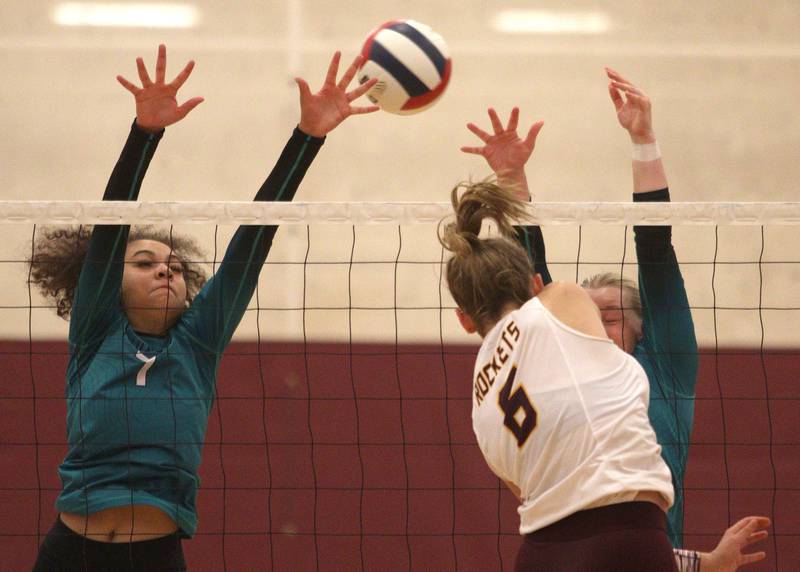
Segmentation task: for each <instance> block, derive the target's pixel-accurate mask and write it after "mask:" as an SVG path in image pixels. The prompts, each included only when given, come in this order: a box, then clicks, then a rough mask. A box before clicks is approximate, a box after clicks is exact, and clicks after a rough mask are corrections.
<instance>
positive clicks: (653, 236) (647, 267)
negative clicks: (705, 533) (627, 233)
mask: <svg viewBox="0 0 800 572" xmlns="http://www.w3.org/2000/svg"><path fill="white" fill-rule="evenodd" d="M633 200H634V201H636V202H640V201H641V202H647V201H659V202H665V201H669V190H668V189H660V190H657V191H652V192H648V193H636V194H634V196H633ZM634 235H635V240H636V256H637V259H638V263H639V294H640V296H641V301H642V333H643V337H642V339H641V341H640V342H639V343H638V344H637V345H636V348H635V349H634V352H633V357H634V358H635V359H636V360H637V361H638V362H639V364H641V366H642V367H643V368H644V371H645V373H646V374H647V379H648V380H649V382H650V406H649V409H648V415H649V417H650V423H651V424H652V425H653V429H654V430H655V433H656V438H657V439H658V443H659V444H660V445H661V456H662V457H663V459H664V461H665V462H666V463H667V466H668V467H669V469H670V471H671V472H672V484H673V487H674V488H675V503H674V504H673V505H672V508H670V510H669V512H668V513H667V524H668V528H669V536H670V540H671V541H672V544H673V546H674V547H676V548H680V547H681V546H683V513H684V510H683V504H684V495H683V479H684V477H685V475H686V461H687V458H688V454H689V440H690V437H691V434H692V426H693V423H694V400H695V388H696V384H697V367H698V362H697V340H696V338H695V331H694V323H693V321H692V314H691V311H690V309H689V300H688V297H687V296H686V288H685V286H684V283H683V277H682V275H681V271H680V267H679V265H678V261H677V258H676V256H675V250H674V248H673V246H672V229H671V227H668V226H659V227H655V226H651V227H648V226H635V227H634ZM518 236H519V240H520V242H521V243H522V245H523V246H524V247H525V248H526V250H527V252H528V255H529V257H530V258H531V260H532V261H533V263H534V269H535V271H536V272H538V273H540V274H542V278H543V279H544V282H545V283H548V282H550V274H549V272H548V271H547V262H546V257H545V251H544V240H543V238H542V233H541V229H540V228H539V227H537V226H528V227H520V228H519V230H518Z"/></svg>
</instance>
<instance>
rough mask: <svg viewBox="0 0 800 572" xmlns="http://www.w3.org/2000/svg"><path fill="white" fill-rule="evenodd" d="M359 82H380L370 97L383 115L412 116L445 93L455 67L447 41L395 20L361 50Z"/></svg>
mask: <svg viewBox="0 0 800 572" xmlns="http://www.w3.org/2000/svg"><path fill="white" fill-rule="evenodd" d="M361 54H362V55H363V56H364V63H363V64H362V65H361V69H360V70H359V73H358V80H359V81H360V82H361V83H364V82H366V81H368V80H370V79H372V78H373V77H376V78H378V82H377V83H376V84H375V86H374V87H373V88H372V89H371V90H370V91H369V92H367V97H368V98H369V99H370V101H372V102H373V103H374V104H375V105H378V106H379V107H380V108H381V109H383V110H384V111H388V112H389V113H397V114H400V115H409V114H412V113H419V112H420V111H422V110H424V109H427V108H429V107H431V106H432V105H433V104H434V103H436V102H437V101H438V100H439V98H440V97H441V95H442V93H444V90H445V88H446V87H447V83H448V82H449V81H450V72H451V70H452V68H453V64H452V62H451V60H450V51H449V50H448V48H447V44H446V43H445V41H444V39H443V38H442V37H441V36H440V35H439V34H437V33H436V32H434V31H433V30H432V29H431V28H430V26H426V25H425V24H421V23H419V22H415V21H414V20H392V21H390V22H386V23H385V24H381V25H380V26H378V28H376V29H375V30H373V31H372V33H370V35H369V36H368V37H367V39H366V41H365V42H364V47H363V48H362V49H361Z"/></svg>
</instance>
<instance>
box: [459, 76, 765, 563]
mask: <svg viewBox="0 0 800 572" xmlns="http://www.w3.org/2000/svg"><path fill="white" fill-rule="evenodd" d="M606 73H607V75H608V78H609V80H610V83H609V94H610V96H611V100H612V102H613V103H614V106H615V111H616V113H617V118H618V120H619V123H620V125H621V126H622V127H623V128H624V129H625V130H626V131H628V133H629V135H630V137H631V140H632V142H633V144H634V146H636V145H639V146H642V147H639V148H638V149H637V148H636V147H634V148H635V150H637V151H638V152H639V155H635V156H634V161H633V162H632V167H633V178H634V195H633V199H634V201H636V202H639V201H669V190H668V188H667V179H666V174H665V172H664V167H663V163H662V161H661V158H660V153H658V152H657V146H656V145H655V135H654V131H653V124H652V114H651V104H650V100H649V98H648V97H647V96H646V95H645V94H644V93H643V92H642V91H641V90H640V89H638V88H636V87H635V86H634V85H633V84H631V83H630V82H629V81H627V80H626V79H625V78H623V77H622V76H621V75H620V74H619V73H617V72H615V71H614V70H611V69H607V70H606ZM623 94H624V97H623ZM489 117H490V121H491V124H492V133H488V132H486V131H484V130H482V129H481V128H479V127H478V126H477V125H475V124H473V123H469V124H467V127H468V129H469V130H470V131H472V132H473V133H474V134H475V135H477V136H478V137H479V138H480V139H481V141H482V142H483V143H484V144H483V145H482V146H477V147H476V146H465V147H462V148H461V150H462V151H464V152H466V153H472V154H477V155H481V156H483V157H484V158H485V159H486V161H487V162H488V164H489V166H490V167H491V168H492V170H493V171H494V172H495V174H496V176H497V178H498V180H499V181H500V183H501V184H503V185H505V186H510V187H513V188H515V189H516V190H517V192H518V193H519V196H520V198H522V199H524V200H531V195H530V192H529V188H528V182H527V178H526V174H525V164H526V163H527V161H528V160H529V158H530V156H531V154H532V153H533V150H534V148H535V145H536V139H537V137H538V134H539V132H540V130H541V129H542V127H543V125H544V122H542V121H539V122H536V123H534V124H533V125H532V126H531V127H530V129H529V130H528V133H527V134H526V136H525V138H524V139H522V138H520V137H519V135H518V134H517V126H518V121H519V110H518V109H517V108H514V109H513V110H512V112H511V115H510V118H509V121H508V123H507V124H506V125H503V124H502V122H501V121H500V118H499V117H498V115H497V113H496V112H495V110H494V109H489ZM648 154H649V155H648ZM637 159H643V160H637ZM634 233H635V239H636V251H637V258H638V261H639V285H638V287H637V286H636V284H635V283H634V282H633V281H631V280H620V277H619V275H613V274H601V275H598V276H593V277H591V278H589V279H588V280H585V281H584V282H583V283H582V285H583V286H584V287H585V288H587V289H588V290H589V294H590V296H591V297H592V299H593V300H594V301H595V303H596V304H597V305H598V307H599V308H600V310H601V316H602V319H603V325H604V327H605V330H606V334H607V335H608V337H609V338H611V339H612V340H614V342H615V343H616V344H617V346H619V347H620V348H622V349H624V350H625V351H626V352H628V353H630V354H632V355H633V356H634V358H636V360H637V361H638V362H639V364H640V365H641V366H642V367H643V369H644V370H645V373H646V374H647V377H648V380H649V382H650V406H649V409H648V416H649V418H650V423H651V424H652V425H653V428H654V430H655V432H656V437H657V439H658V442H659V444H660V445H661V447H662V451H661V454H662V457H663V458H664V460H665V462H666V463H667V466H668V467H669V468H670V471H671V473H672V481H673V486H674V489H675V502H674V504H673V506H672V508H671V509H670V510H669V512H668V513H667V520H668V527H669V534H670V540H671V541H672V543H673V546H675V547H676V548H680V547H681V546H682V543H683V479H684V476H685V473H686V459H687V456H688V450H689V440H690V437H691V432H692V424H693V419H694V397H695V384H696V380H697V342H696V339H695V332H694V325H693V322H692V316H691V312H690V309H689V302H688V299H687V296H686V290H685V287H684V284H683V278H682V276H681V272H680V268H679V266H678V262H677V259H676V257H675V251H674V249H673V247H672V243H671V228H670V227H643V226H636V227H634ZM518 238H519V240H520V242H522V244H523V246H525V247H526V249H527V251H528V254H529V256H530V257H531V260H532V261H533V263H534V271H535V272H536V273H538V274H541V275H542V278H543V282H544V283H545V284H547V283H549V282H550V281H551V278H550V273H549V271H548V269H547V263H546V257H545V249H544V241H543V238H542V232H541V229H540V228H539V227H538V226H525V227H519V230H518ZM752 518H759V521H758V522H759V523H760V524H759V525H758V526H759V527H762V525H763V526H766V523H768V522H769V521H768V520H767V519H765V518H763V517H752ZM740 524H741V523H737V524H735V525H734V526H732V527H731V529H729V532H730V531H732V530H734V529H737V530H738V528H737V527H738V526H739V525H740ZM727 534H728V533H726V536H727ZM762 537H763V535H759V538H762ZM720 546H723V543H720ZM723 548H730V544H725V545H724V546H723ZM676 554H677V555H678V556H676V559H679V563H680V564H681V565H684V563H685V562H686V561H687V560H689V561H691V562H689V563H687V564H685V566H686V568H685V569H692V568H691V567H690V566H691V565H694V564H696V565H697V566H698V567H699V565H700V558H701V556H702V557H703V558H705V559H706V560H705V562H706V564H704V567H705V568H707V569H716V568H714V567H712V566H711V565H710V563H709V562H708V558H709V557H710V554H706V553H703V554H699V553H692V551H686V552H685V553H684V552H681V551H676ZM727 554H728V555H730V554H732V552H730V551H729V552H727ZM736 554H739V553H738V550H737V551H736ZM751 556H752V558H751ZM764 556H765V555H764V553H757V554H756V555H741V557H742V558H743V560H742V561H740V562H739V564H745V563H749V562H753V561H755V560H756V559H761V558H763V557H764ZM713 558H716V559H717V560H719V558H720V556H719V554H715V556H714V557H713ZM681 569H684V568H681Z"/></svg>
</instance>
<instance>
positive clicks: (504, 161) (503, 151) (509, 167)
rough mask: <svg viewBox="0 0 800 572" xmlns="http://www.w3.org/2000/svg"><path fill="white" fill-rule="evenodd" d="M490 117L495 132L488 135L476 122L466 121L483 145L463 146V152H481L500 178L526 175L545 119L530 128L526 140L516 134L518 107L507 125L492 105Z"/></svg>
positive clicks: (512, 112)
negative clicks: (527, 164) (526, 167)
mask: <svg viewBox="0 0 800 572" xmlns="http://www.w3.org/2000/svg"><path fill="white" fill-rule="evenodd" d="M489 119H490V120H491V122H492V130H493V131H494V133H493V134H491V135H490V134H489V133H487V132H486V131H484V130H483V129H481V128H480V127H478V126H477V125H475V124H474V123H467V129H469V130H470V131H472V132H473V133H474V134H475V135H477V136H478V138H479V139H480V140H481V141H483V143H484V145H483V146H482V147H461V150H462V151H463V152H464V153H472V154H475V155H481V156H483V157H484V158H485V159H486V162H487V163H489V167H491V169H492V171H494V172H495V173H496V174H497V176H498V177H499V178H501V179H503V178H506V179H511V180H518V179H519V176H520V175H522V177H524V169H525V163H527V162H528V159H529V158H530V156H531V153H533V149H534V147H535V146H536V137H537V136H538V135H539V131H541V129H542V126H543V125H544V121H537V122H536V123H534V124H533V125H532V126H531V128H530V129H528V134H527V136H526V137H525V139H521V138H520V136H519V135H518V134H517V125H518V124H519V108H517V107H515V108H514V109H512V110H511V115H510V116H509V118H508V123H507V124H506V126H505V127H503V124H502V123H501V122H500V118H499V117H498V116H497V112H496V111H495V110H494V109H493V108H491V107H490V108H489Z"/></svg>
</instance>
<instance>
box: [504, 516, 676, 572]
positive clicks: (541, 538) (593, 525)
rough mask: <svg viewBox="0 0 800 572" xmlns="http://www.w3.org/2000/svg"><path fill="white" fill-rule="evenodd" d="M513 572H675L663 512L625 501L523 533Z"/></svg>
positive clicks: (673, 558)
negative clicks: (645, 571)
mask: <svg viewBox="0 0 800 572" xmlns="http://www.w3.org/2000/svg"><path fill="white" fill-rule="evenodd" d="M515 570H516V572H539V571H541V572H560V571H562V570H563V571H564V572H604V571H606V570H608V571H615V572H642V571H644V570H647V571H648V572H676V571H677V568H676V565H675V557H674V555H673V553H672V545H671V544H670V541H669V537H668V536H667V520H666V516H665V514H664V512H663V511H662V510H661V509H660V508H658V507H657V506H656V505H654V504H653V503H650V502H628V503H622V504H614V505H609V506H604V507H600V508H593V509H589V510H583V511H580V512H576V513H575V514H571V515H570V516H568V517H566V518H564V519H561V520H560V521H558V522H556V523H554V524H551V525H550V526H547V527H545V528H543V529H541V530H537V531H536V532H532V533H530V534H526V535H525V537H524V540H523V542H522V546H521V547H520V549H519V553H518V554H517V563H516V567H515Z"/></svg>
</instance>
